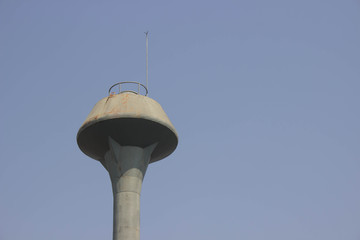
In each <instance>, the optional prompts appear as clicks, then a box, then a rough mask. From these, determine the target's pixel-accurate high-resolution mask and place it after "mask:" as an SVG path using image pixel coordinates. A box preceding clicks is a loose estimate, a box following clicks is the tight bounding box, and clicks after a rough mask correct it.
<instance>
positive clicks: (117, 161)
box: [101, 137, 157, 240]
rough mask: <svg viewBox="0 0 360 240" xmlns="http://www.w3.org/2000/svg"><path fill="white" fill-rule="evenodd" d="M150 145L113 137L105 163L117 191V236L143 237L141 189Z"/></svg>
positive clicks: (117, 239) (125, 239) (119, 238)
mask: <svg viewBox="0 0 360 240" xmlns="http://www.w3.org/2000/svg"><path fill="white" fill-rule="evenodd" d="M156 145H157V143H155V144H152V145H150V146H148V147H145V148H141V147H137V146H121V145H120V144H118V143H117V142H116V141H114V140H113V139H112V138H111V137H109V147H110V149H109V150H108V151H107V152H106V154H105V157H104V160H103V161H101V163H102V164H103V166H104V167H105V168H106V170H107V171H108V172H109V175H110V179H111V183H112V189H113V195H114V219H113V224H114V227H113V240H139V239H140V192H141V185H142V181H143V179H144V176H145V173H146V169H147V166H148V164H149V161H150V157H151V153H152V152H153V150H154V149H155V147H156Z"/></svg>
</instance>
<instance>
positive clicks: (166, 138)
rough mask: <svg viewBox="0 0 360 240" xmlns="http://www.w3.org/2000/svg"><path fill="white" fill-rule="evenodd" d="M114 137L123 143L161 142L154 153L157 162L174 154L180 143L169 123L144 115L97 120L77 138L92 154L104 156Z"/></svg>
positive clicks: (95, 157) (152, 159) (134, 144)
mask: <svg viewBox="0 0 360 240" xmlns="http://www.w3.org/2000/svg"><path fill="white" fill-rule="evenodd" d="M109 137H111V138H112V139H114V140H115V141H116V142H118V143H119V144H120V145H122V146H138V147H142V148H145V147H147V146H149V145H151V144H153V143H156V142H158V143H159V144H158V145H157V147H156V149H155V150H154V152H153V153H152V155H151V159H150V162H155V161H158V160H160V159H163V158H165V157H167V156H168V155H170V154H171V153H172V152H173V151H174V150H175V148H176V146H177V137H176V135H175V134H174V133H173V132H172V131H171V130H170V129H168V128H167V127H166V126H164V125H162V124H159V123H156V122H154V121H151V120H147V119H141V118H115V119H107V120H101V121H97V122H95V123H92V124H89V125H88V126H84V127H83V128H82V129H80V131H79V134H78V137H77V142H78V145H79V147H80V149H81V150H82V151H83V152H84V153H85V154H86V155H88V156H89V157H91V158H94V159H96V160H102V159H103V158H104V155H105V153H106V152H107V151H108V150H109V144H108V139H109Z"/></svg>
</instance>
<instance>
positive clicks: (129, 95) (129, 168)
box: [77, 38, 178, 240]
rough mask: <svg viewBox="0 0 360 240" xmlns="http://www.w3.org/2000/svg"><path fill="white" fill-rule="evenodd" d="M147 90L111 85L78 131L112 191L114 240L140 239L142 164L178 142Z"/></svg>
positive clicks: (81, 144) (138, 86)
mask: <svg viewBox="0 0 360 240" xmlns="http://www.w3.org/2000/svg"><path fill="white" fill-rule="evenodd" d="M146 40H147V38H146ZM129 84H132V85H134V84H135V86H136V90H129V89H128V88H126V85H129ZM115 88H116V89H117V90H116V92H113V90H114V89H115ZM141 89H143V94H142V93H141ZM147 93H148V90H147V87H146V86H144V85H143V84H140V83H137V82H120V83H117V84H115V85H113V86H112V87H111V88H110V89H109V95H108V96H106V97H104V98H103V99H101V100H100V101H99V102H98V103H97V104H96V105H95V106H94V108H93V109H92V111H91V112H90V114H89V115H88V117H87V118H86V120H85V122H84V123H83V124H82V126H81V127H80V129H79V131H78V134H77V143H78V145H79V148H80V149H81V151H83V152H84V153H85V154H86V155H88V156H89V157H91V158H93V159H95V160H98V161H99V162H100V163H101V164H102V165H103V166H104V167H105V169H106V170H107V171H108V172H109V175H110V179H111V184H112V190H113V195H114V216H113V218H114V221H113V224H114V225H113V240H139V239H140V191H141V185H142V181H143V178H144V176H145V172H146V169H147V167H148V164H149V163H152V162H155V161H158V160H161V159H163V158H165V157H167V156H168V155H170V154H171V153H172V152H173V151H174V150H175V148H176V146H177V144H178V136H177V133H176V130H175V128H174V126H173V125H172V124H171V122H170V120H169V118H168V117H167V115H166V114H165V112H164V110H163V109H162V107H161V106H160V104H159V103H157V102H156V101H155V100H153V99H151V98H149V97H147Z"/></svg>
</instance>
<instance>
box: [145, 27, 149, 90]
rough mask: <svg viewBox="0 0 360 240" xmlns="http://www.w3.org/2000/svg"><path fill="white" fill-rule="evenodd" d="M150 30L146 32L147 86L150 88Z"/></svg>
mask: <svg viewBox="0 0 360 240" xmlns="http://www.w3.org/2000/svg"><path fill="white" fill-rule="evenodd" d="M148 35H149V31H146V32H145V36H146V88H147V89H148V90H149V88H148V81H149V36H148Z"/></svg>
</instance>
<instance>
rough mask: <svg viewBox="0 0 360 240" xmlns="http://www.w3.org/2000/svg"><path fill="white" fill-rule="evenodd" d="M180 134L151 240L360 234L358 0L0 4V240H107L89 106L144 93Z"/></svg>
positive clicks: (145, 219)
mask: <svg viewBox="0 0 360 240" xmlns="http://www.w3.org/2000/svg"><path fill="white" fill-rule="evenodd" d="M147 30H149V31H150V39H149V46H150V49H149V61H150V63H149V91H150V93H149V96H150V97H151V98H154V99H155V100H157V101H158V102H159V103H160V104H161V105H162V107H163V108H164V109H165V111H166V113H167V114H168V116H169V118H170V119H171V121H172V122H173V124H174V126H175V128H176V129H177V131H178V133H179V145H178V148H177V150H176V151H175V152H174V153H173V154H172V155H171V156H169V157H168V158H166V159H164V160H163V161H160V162H157V163H154V164H151V165H150V166H149V169H148V171H147V175H146V176H145V180H144V184H143V190H142V196H141V238H142V239H173V240H177V239H207V240H211V239H247V240H263V239H271V240H272V239H273V240H285V239H286V240H288V239H293V240H296V239H299V240H300V239H301V240H303V239H306V240H312V239H313V240H318V239H327V240H338V239H354V240H358V239H360V228H359V226H360V205H359V203H360V191H359V185H360V147H359V143H360V137H359V136H360V127H359V122H360V112H359V102H360V95H359V89H360V44H359V43H360V2H359V1H356V0H351V1H350V0H344V1H333V0H330V1H329V0H328V1H324V0H322V1H320V0H319V1H318V0H312V1H308V0H304V1H285V0H283V1H280V0H274V1H264V0H258V1H250V0H248V1H187V0H185V1H66V0H65V1H48V0H47V1H45V0H43V1H37V0H28V1H16V0H14V1H6V0H3V1H0V36H1V37H0V108H1V111H2V114H1V124H0V150H1V151H0V239H2V240H17V239H25V238H26V239H29V240H33V239H36V240H38V239H52V240H57V239H88V240H91V239H111V235H112V192H111V184H110V179H109V176H108V174H107V172H106V170H105V169H103V167H102V166H101V164H99V163H98V162H96V161H95V160H92V159H90V158H88V157H87V156H86V155H84V154H83V153H82V152H81V151H80V150H79V149H78V147H77V144H76V134H77V131H78V129H79V127H80V126H81V124H82V122H83V121H84V120H85V118H86V116H87V114H88V113H89V112H90V110H91V109H92V107H93V106H94V105H95V103H96V102H97V101H98V100H100V99H101V98H103V97H105V96H106V94H107V90H108V88H109V87H110V86H111V85H112V84H114V83H116V82H119V81H140V82H142V83H144V82H145V37H144V31H147Z"/></svg>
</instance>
